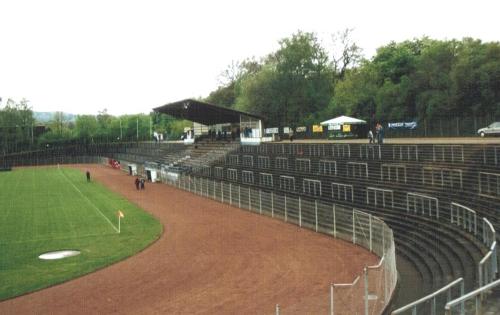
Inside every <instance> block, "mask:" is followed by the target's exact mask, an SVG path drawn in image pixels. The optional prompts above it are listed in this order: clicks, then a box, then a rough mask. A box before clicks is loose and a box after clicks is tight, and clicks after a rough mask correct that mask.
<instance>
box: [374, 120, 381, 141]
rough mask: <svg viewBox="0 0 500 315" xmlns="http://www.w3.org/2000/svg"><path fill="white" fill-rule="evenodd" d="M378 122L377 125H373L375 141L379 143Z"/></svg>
mask: <svg viewBox="0 0 500 315" xmlns="http://www.w3.org/2000/svg"><path fill="white" fill-rule="evenodd" d="M380 127H381V125H380V123H377V125H376V126H375V139H376V141H377V143H379V144H380Z"/></svg>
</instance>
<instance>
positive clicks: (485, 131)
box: [477, 122, 500, 137]
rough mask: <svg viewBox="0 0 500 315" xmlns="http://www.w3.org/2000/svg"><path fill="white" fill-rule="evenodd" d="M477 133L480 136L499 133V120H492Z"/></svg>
mask: <svg viewBox="0 0 500 315" xmlns="http://www.w3.org/2000/svg"><path fill="white" fill-rule="evenodd" d="M477 134H478V135H480V136H481V137H484V136H495V135H500V122H494V123H492V124H491V125H489V126H488V127H484V128H481V129H479V130H478V131H477Z"/></svg>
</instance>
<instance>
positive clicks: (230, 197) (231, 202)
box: [229, 183, 233, 206]
mask: <svg viewBox="0 0 500 315" xmlns="http://www.w3.org/2000/svg"><path fill="white" fill-rule="evenodd" d="M229 204H230V205H231V206H232V205H233V185H232V184H231V183H229Z"/></svg>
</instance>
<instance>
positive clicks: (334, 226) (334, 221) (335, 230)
mask: <svg viewBox="0 0 500 315" xmlns="http://www.w3.org/2000/svg"><path fill="white" fill-rule="evenodd" d="M332 212H333V237H335V238H337V222H336V220H335V219H336V218H335V204H333V206H332Z"/></svg>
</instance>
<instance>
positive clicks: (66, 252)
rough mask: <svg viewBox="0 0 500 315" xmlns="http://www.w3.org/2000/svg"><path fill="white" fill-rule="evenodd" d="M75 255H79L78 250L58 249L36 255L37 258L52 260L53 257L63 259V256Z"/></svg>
mask: <svg viewBox="0 0 500 315" xmlns="http://www.w3.org/2000/svg"><path fill="white" fill-rule="evenodd" d="M76 255H80V251H77V250H58V251H54V252H48V253H44V254H41V255H40V256H38V258H40V259H44V260H54V259H63V258H67V257H73V256H76Z"/></svg>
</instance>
